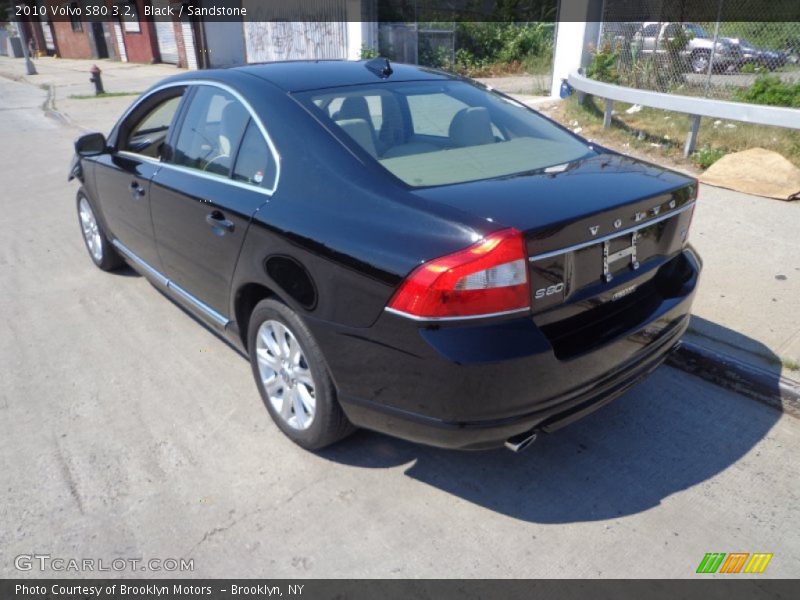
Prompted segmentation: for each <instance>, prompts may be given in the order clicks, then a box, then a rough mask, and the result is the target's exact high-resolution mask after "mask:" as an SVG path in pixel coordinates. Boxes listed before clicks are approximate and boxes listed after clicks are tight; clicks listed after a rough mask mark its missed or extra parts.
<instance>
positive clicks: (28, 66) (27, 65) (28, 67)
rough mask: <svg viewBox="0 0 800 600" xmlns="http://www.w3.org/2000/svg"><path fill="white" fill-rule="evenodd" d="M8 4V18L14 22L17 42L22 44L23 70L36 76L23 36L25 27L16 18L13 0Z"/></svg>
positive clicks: (24, 36) (25, 39)
mask: <svg viewBox="0 0 800 600" xmlns="http://www.w3.org/2000/svg"><path fill="white" fill-rule="evenodd" d="M9 4H10V5H11V9H10V11H11V14H10V15H9V16H10V17H11V18H12V19H14V20H15V21H16V24H17V31H19V40H20V42H21V43H22V56H24V57H25V69H26V70H27V71H28V75H36V74H37V72H36V67H35V66H34V65H33V61H32V60H31V55H30V52H28V38H27V37H26V35H25V27H24V26H23V23H22V21H21V20H20V19H19V17H17V16H16V10H14V9H15V8H16V7H15V5H14V2H13V0H9Z"/></svg>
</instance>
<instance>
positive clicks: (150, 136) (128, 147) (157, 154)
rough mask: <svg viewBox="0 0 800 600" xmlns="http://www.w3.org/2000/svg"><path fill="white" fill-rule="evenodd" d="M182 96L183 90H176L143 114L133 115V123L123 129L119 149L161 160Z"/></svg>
mask: <svg viewBox="0 0 800 600" xmlns="http://www.w3.org/2000/svg"><path fill="white" fill-rule="evenodd" d="M182 96H183V90H176V91H175V92H172V93H170V94H169V95H167V97H165V98H161V99H160V100H159V101H157V102H156V103H155V105H153V106H151V107H150V108H148V109H145V110H144V113H143V114H142V113H139V112H137V113H134V115H133V116H132V119H133V122H132V123H131V124H129V125H128V126H127V127H125V129H126V130H127V135H126V136H124V137H123V140H122V142H121V144H120V148H119V149H120V150H123V151H126V152H133V153H135V154H141V155H142V156H148V157H150V158H156V159H158V158H161V154H162V151H163V149H164V143H165V142H166V140H167V136H168V134H169V128H170V125H171V124H172V120H173V118H174V117H175V112H176V111H177V110H178V105H179V104H180V102H181V97H182Z"/></svg>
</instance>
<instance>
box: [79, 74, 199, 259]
mask: <svg viewBox="0 0 800 600" xmlns="http://www.w3.org/2000/svg"><path fill="white" fill-rule="evenodd" d="M184 91H185V88H184V87H173V88H169V89H166V90H163V91H161V92H156V93H154V94H152V95H151V96H148V97H147V98H145V99H143V100H142V101H141V102H140V103H139V104H138V105H137V106H136V107H135V108H134V109H133V110H132V111H131V112H130V114H129V115H128V116H127V117H126V118H125V119H124V120H123V121H122V122H121V123H120V124H119V126H118V127H117V129H116V132H115V135H116V139H115V140H112V143H113V145H114V148H113V149H112V151H111V152H110V153H108V154H103V155H101V156H98V157H97V158H96V159H95V169H94V177H95V189H96V191H97V196H98V197H97V201H98V203H99V204H100V210H101V212H102V214H103V218H104V219H105V221H106V225H107V227H108V229H109V232H110V234H111V236H112V237H113V238H114V239H115V240H117V241H119V242H121V243H122V244H124V245H125V247H126V248H127V249H128V250H130V251H131V252H133V253H134V254H135V255H136V256H138V257H139V258H141V259H142V260H144V261H145V262H147V263H148V264H149V265H151V266H153V267H155V268H158V265H159V260H158V254H157V251H156V246H155V237H154V235H153V225H152V221H151V218H150V196H149V190H150V181H151V179H152V177H153V175H154V174H155V173H156V171H157V170H158V169H159V166H160V160H161V158H162V153H163V151H164V148H165V142H166V140H167V139H168V136H169V134H170V130H171V127H172V123H173V121H174V120H175V116H176V114H177V113H178V107H179V105H180V102H181V98H182V96H183V93H184Z"/></svg>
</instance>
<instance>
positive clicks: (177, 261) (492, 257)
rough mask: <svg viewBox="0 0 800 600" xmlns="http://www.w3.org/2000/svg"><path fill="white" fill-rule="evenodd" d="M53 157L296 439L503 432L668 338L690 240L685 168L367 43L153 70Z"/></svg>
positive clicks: (633, 366) (104, 232)
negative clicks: (284, 57)
mask: <svg viewBox="0 0 800 600" xmlns="http://www.w3.org/2000/svg"><path fill="white" fill-rule="evenodd" d="M71 176H74V177H77V178H78V179H79V180H80V182H81V184H82V185H81V187H80V189H79V191H78V193H77V210H78V215H79V220H80V225H81V228H82V231H83V235H84V239H85V242H86V247H87V248H88V250H89V254H90V256H91V258H92V260H93V261H94V262H95V264H96V265H97V266H98V267H100V268H101V269H104V270H112V269H114V268H116V267H118V266H120V265H121V264H123V262H127V263H128V264H130V265H131V266H132V267H133V268H134V269H136V270H137V271H139V272H140V273H141V274H143V275H144V276H145V277H147V278H148V279H149V280H150V281H152V283H153V284H154V285H156V286H157V287H159V288H160V289H161V290H163V291H164V292H165V293H166V294H167V295H168V296H170V297H171V298H172V299H174V301H175V302H177V303H179V304H181V305H182V306H183V307H185V308H186V309H187V310H189V311H191V312H192V313H194V314H195V315H196V316H197V317H198V318H199V319H201V320H202V321H204V322H205V323H206V324H207V325H208V326H209V327H210V328H212V329H213V330H215V331H216V332H217V333H218V334H220V335H221V336H223V337H224V338H226V339H227V340H228V341H229V342H231V343H232V344H234V345H235V346H236V347H237V348H238V349H239V350H241V351H242V352H244V353H245V354H247V355H248V356H249V357H250V361H251V364H252V370H253V374H254V376H255V380H256V384H257V386H258V390H259V392H260V393H261V396H262V398H263V400H264V403H265V405H266V407H267V409H268V410H269V412H270V414H271V415H272V418H273V419H274V420H275V422H276V423H277V425H278V426H279V427H280V429H281V430H283V432H284V433H285V434H286V435H287V436H289V437H290V438H291V439H292V440H294V441H295V442H297V443H298V444H300V445H301V446H304V447H306V448H310V449H316V448H321V447H324V446H326V445H328V444H331V443H333V442H335V441H337V440H338V439H340V438H342V437H343V436H344V435H346V434H347V433H348V432H349V431H351V430H352V429H353V428H354V427H355V426H360V427H365V428H368V429H373V430H377V431H381V432H385V433H388V434H390V435H394V436H398V437H401V438H405V439H409V440H414V441H418V442H423V443H427V444H432V445H437V446H442V447H450V448H488V447H493V446H497V445H503V444H504V443H505V444H506V445H507V446H509V447H511V448H513V449H520V448H521V447H523V446H525V445H526V444H527V443H528V442H529V441H530V440H532V439H533V437H534V435H535V434H536V433H537V432H538V431H552V430H554V429H557V428H558V427H561V426H562V425H564V424H567V423H569V422H571V421H573V420H575V419H577V418H579V417H580V416H582V415H584V414H586V413H588V412H590V411H592V410H594V409H596V408H597V407H599V406H601V405H603V404H604V403H606V402H607V401H609V400H610V399H612V398H614V397H616V396H618V395H620V394H621V393H622V392H624V391H625V390H627V389H628V388H629V387H631V386H632V385H633V384H634V383H636V382H637V381H639V380H640V379H642V378H643V377H644V376H645V375H646V374H648V373H649V372H651V371H652V370H653V369H655V368H656V367H657V366H658V365H659V364H660V363H661V362H662V361H663V359H664V358H665V357H666V355H667V354H668V353H669V351H670V350H671V349H672V348H673V347H674V346H675V344H676V343H677V342H678V339H679V337H680V336H681V334H682V333H683V332H684V330H685V329H686V327H687V324H688V317H689V312H690V305H691V303H692V299H693V295H694V290H695V286H696V284H697V279H698V274H699V270H700V266H701V264H700V260H699V258H698V256H697V255H696V253H695V252H694V251H693V250H692V248H691V247H690V246H689V245H688V244H687V239H686V238H687V233H688V230H689V225H690V222H691V218H692V212H693V209H694V203H695V197H696V191H697V184H696V182H695V181H694V180H693V179H689V178H687V177H684V176H683V175H679V174H677V173H674V172H671V171H667V170H664V169H661V168H659V167H656V166H654V165H650V164H647V163H643V162H640V161H637V160H634V159H631V158H628V157H626V156H623V155H620V154H617V153H615V152H612V151H610V150H607V149H604V148H601V147H598V146H596V145H593V144H591V143H589V142H587V141H586V140H583V139H581V138H580V137H578V136H576V135H573V134H572V133H571V132H569V131H567V130H565V129H563V128H562V127H560V126H559V125H556V124H555V123H553V122H551V121H550V120H548V119H546V118H544V117H543V116H541V115H539V114H538V113H536V112H535V111H533V110H531V109H529V108H527V107H525V106H524V105H522V104H519V103H518V102H516V101H514V100H512V99H511V98H508V97H506V96H504V95H502V94H498V93H496V92H492V91H490V90H488V89H486V88H484V87H482V86H480V85H479V84H477V83H474V82H471V81H469V80H465V79H461V78H458V77H454V76H451V75H448V74H445V73H442V72H438V71H432V70H428V69H424V68H419V67H414V66H407V65H389V63H388V62H387V61H384V60H381V59H375V60H372V61H369V62H363V61H361V62H346V61H319V62H290V63H273V64H263V65H249V66H245V67H240V68H232V69H227V70H220V71H206V72H203V73H186V74H182V75H178V76H175V77H172V78H170V79H167V80H166V81H164V82H162V83H160V84H159V85H157V86H155V87H153V88H152V89H150V90H149V91H147V92H146V93H144V94H143V95H142V96H141V97H140V98H139V99H138V100H136V101H135V102H134V104H133V105H132V106H131V107H130V108H129V109H128V111H127V112H126V113H125V114H124V115H123V116H122V118H121V119H120V120H119V122H118V123H117V125H116V126H115V127H114V128H113V130H112V131H111V133H110V134H109V136H108V138H107V139H106V137H105V136H103V135H101V134H88V135H85V136H83V137H81V138H80V139H79V140H78V141H77V142H76V157H75V159H74V162H73V165H72V171H71Z"/></svg>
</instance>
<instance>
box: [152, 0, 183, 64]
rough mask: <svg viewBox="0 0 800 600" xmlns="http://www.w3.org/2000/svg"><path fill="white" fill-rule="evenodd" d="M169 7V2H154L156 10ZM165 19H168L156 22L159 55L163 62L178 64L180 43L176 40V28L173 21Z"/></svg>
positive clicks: (155, 0)
mask: <svg viewBox="0 0 800 600" xmlns="http://www.w3.org/2000/svg"><path fill="white" fill-rule="evenodd" d="M168 5H169V0H153V7H154V8H166V7H167V6H168ZM159 12H161V11H159ZM162 14H163V13H162ZM164 19H167V18H166V17H161V18H160V19H158V20H156V21H155V26H156V39H157V40H158V53H159V54H160V55H161V62H165V63H172V64H178V42H177V41H176V40H175V27H174V26H173V24H172V21H171V20H164Z"/></svg>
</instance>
